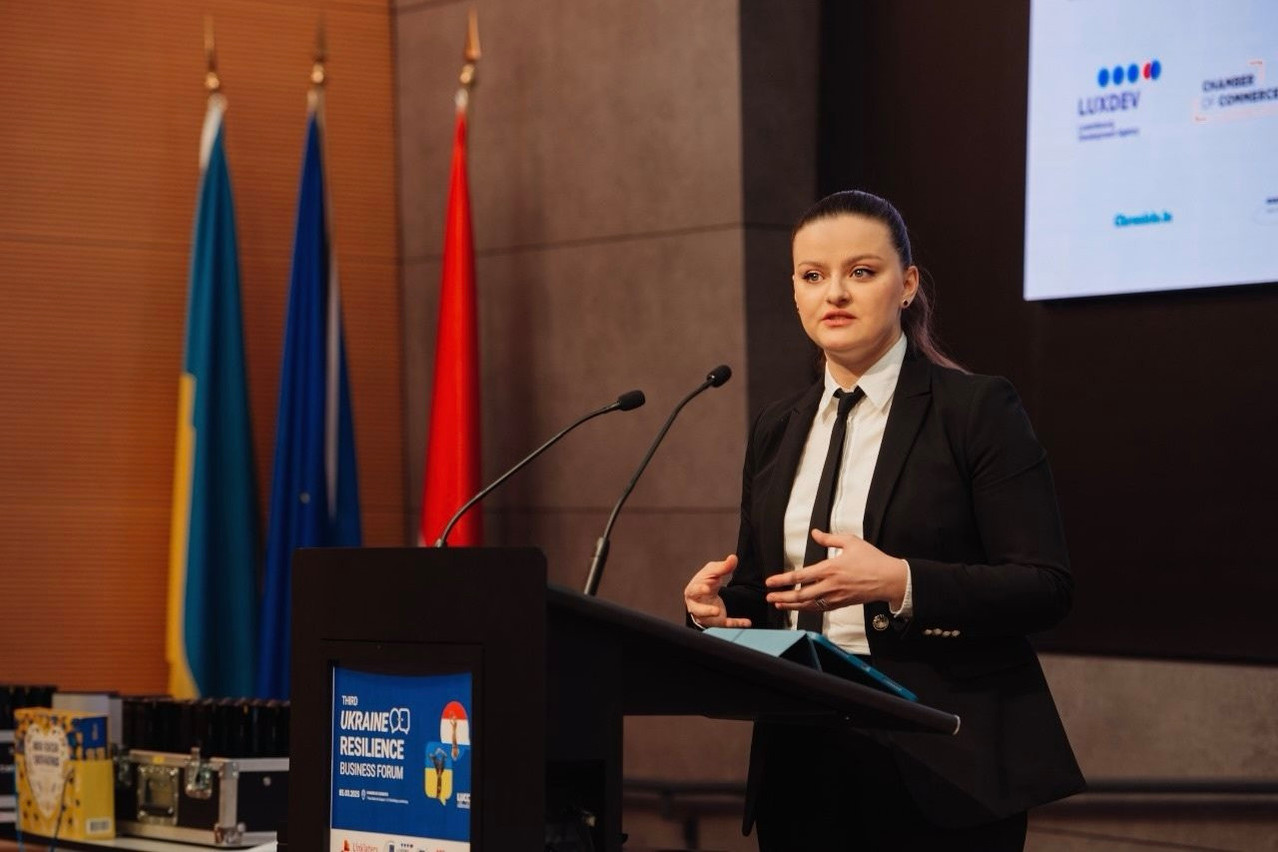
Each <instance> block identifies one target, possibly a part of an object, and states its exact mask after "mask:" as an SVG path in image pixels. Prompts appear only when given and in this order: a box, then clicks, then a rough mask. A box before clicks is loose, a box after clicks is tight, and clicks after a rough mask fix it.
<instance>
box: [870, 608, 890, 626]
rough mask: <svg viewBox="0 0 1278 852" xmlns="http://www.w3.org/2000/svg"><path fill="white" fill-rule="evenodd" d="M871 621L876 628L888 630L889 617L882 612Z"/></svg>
mask: <svg viewBox="0 0 1278 852" xmlns="http://www.w3.org/2000/svg"><path fill="white" fill-rule="evenodd" d="M870 623H871V624H873V625H874V629H875V630H887V626H888V617H887V616H886V615H884V614H883V613H881V612H880V613H879V614H878V615H876V616H874V620H873V621H871V622H870Z"/></svg>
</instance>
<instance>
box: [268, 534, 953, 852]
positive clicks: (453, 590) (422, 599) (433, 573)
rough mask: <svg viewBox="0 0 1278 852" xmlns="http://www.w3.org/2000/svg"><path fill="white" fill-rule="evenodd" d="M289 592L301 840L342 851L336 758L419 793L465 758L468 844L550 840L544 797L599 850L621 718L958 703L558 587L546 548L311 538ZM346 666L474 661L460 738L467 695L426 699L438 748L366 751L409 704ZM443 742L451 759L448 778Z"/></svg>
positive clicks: (839, 713)
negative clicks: (356, 678)
mask: <svg viewBox="0 0 1278 852" xmlns="http://www.w3.org/2000/svg"><path fill="white" fill-rule="evenodd" d="M292 594H293V632H292V643H293V647H292V702H293V704H292V733H291V749H290V751H291V771H290V776H291V777H290V789H289V808H288V830H287V845H288V848H290V849H305V850H308V852H310V851H311V850H318V849H327V850H331V849H334V848H336V849H341V848H342V844H343V839H342V838H339V837H338V835H339V834H341V833H342V832H339V831H336V830H334V832H333V836H332V837H330V827H331V826H332V825H334V823H333V822H332V818H333V815H334V814H335V813H336V812H337V811H336V810H335V808H336V806H337V805H338V804H341V805H345V804H346V803H345V802H339V799H338V797H339V795H340V796H348V795H349V796H358V795H361V794H363V795H365V796H367V795H368V791H366V790H364V789H363V788H359V784H358V783H355V782H352V783H350V784H347V783H346V782H343V781H342V780H340V778H339V775H340V774H341V773H346V772H350V773H351V774H352V775H354V774H357V773H358V772H364V773H365V774H366V775H367V774H371V773H372V769H367V770H365V769H362V767H372V768H375V769H376V770H377V772H379V773H387V772H394V771H398V769H399V768H402V766H406V767H408V769H409V772H410V774H412V775H413V778H414V779H415V780H413V783H414V784H417V783H418V781H420V782H421V784H420V785H419V786H423V788H424V790H425V791H426V792H425V794H423V798H424V797H427V796H429V797H435V796H438V797H439V800H440V801H441V802H443V801H445V799H446V794H448V792H449V784H450V783H452V784H459V783H464V782H463V781H459V780H458V779H460V778H464V777H465V776H464V775H462V774H460V773H462V772H463V769H462V766H463V764H467V765H466V768H465V770H464V771H466V772H469V787H470V789H469V791H468V793H467V794H466V795H467V796H468V798H467V799H466V805H467V806H468V811H467V812H466V813H464V814H462V815H461V816H462V818H464V819H468V820H469V837H470V848H472V849H475V850H483V852H490V850H525V849H527V850H535V849H541V848H543V843H544V832H545V820H546V811H547V802H548V801H549V802H552V803H553V802H558V801H571V802H573V803H574V805H576V806H579V807H581V808H583V809H585V810H588V811H589V812H591V813H593V814H595V815H596V816H597V817H598V819H597V822H596V826H595V829H594V831H595V838H594V840H595V848H596V849H604V850H610V852H612V851H613V850H619V849H620V848H621V778H622V771H621V763H622V757H621V755H622V720H623V717H624V716H625V715H701V716H711V717H718V718H731V719H757V718H769V717H772V718H780V717H786V718H797V717H812V718H818V717H826V718H830V717H833V718H842V719H844V720H846V722H847V723H848V724H851V725H855V726H858V727H865V728H884V729H896V730H916V731H918V730H921V731H935V732H937V733H938V734H952V733H954V732H955V731H956V730H957V727H958V719H957V718H956V717H955V716H952V715H950V714H948V713H943V712H941V711H938V710H934V709H932V708H930V707H926V706H923V705H920V704H917V703H913V702H909V701H905V700H902V699H899V698H896V697H893V696H890V695H887V694H885V693H882V692H879V691H877V690H874V689H870V688H868V687H863V686H860V685H857V684H854V683H850V682H848V681H845V680H841V679H839V678H835V677H832V676H830V675H825V674H821V673H819V672H815V671H812V670H810V669H806V668H804V667H802V666H800V665H797V664H795V663H791V662H787V661H784V660H778V659H773V658H770V657H767V656H765V655H763V654H760V653H758V652H755V651H752V650H749V649H747V648H742V647H739V646H737V645H733V644H730V643H728V642H724V641H722V640H720V639H716V638H714V637H711V636H706V635H703V634H700V633H698V632H696V631H693V630H689V629H687V628H685V627H683V626H682V625H675V624H670V623H668V622H665V621H661V620H659V619H655V618H652V617H649V616H646V615H643V614H640V613H637V612H633V611H630V610H627V609H625V608H624V607H620V606H617V605H614V604H610V603H608V602H606V601H601V600H598V599H596V598H588V597H585V596H582V595H579V594H577V593H575V592H570V591H567V590H563V589H559V588H555V587H550V586H547V584H546V561H545V557H544V555H543V554H542V553H541V551H539V550H535V549H515V548H510V549H506V548H473V549H472V548H459V549H447V550H443V549H429V548H395V549H377V548H372V549H319V550H301V551H298V553H297V554H296V556H295V558H294V563H293V587H292ZM347 671H355V672H369V673H373V676H374V677H384V679H385V681H386V682H387V683H392V684H394V683H400V682H409V680H410V679H411V678H417V679H419V680H425V681H429V680H430V679H431V678H432V677H433V676H438V677H440V678H448V677H452V678H457V677H459V676H460V677H466V676H468V678H467V682H468V683H470V685H471V691H470V694H469V699H470V707H469V708H466V713H467V714H468V717H467V718H466V719H465V722H464V724H465V725H466V726H468V728H463V730H464V731H468V734H466V735H465V736H464V737H463V739H464V740H465V741H464V742H463V743H462V745H461V746H460V749H459V746H458V738H457V733H456V732H457V730H458V727H457V718H456V716H457V715H460V710H459V711H458V713H457V714H454V717H452V718H448V717H447V713H445V718H443V719H442V720H441V719H439V718H422V716H423V715H425V714H423V713H422V712H420V711H418V712H416V713H415V715H414V716H413V717H412V718H411V724H412V725H415V726H417V727H416V728H415V730H418V731H422V730H423V726H425V728H424V729H425V730H426V731H428V732H429V733H430V734H432V735H433V734H434V732H435V730H436V728H434V727H433V726H434V725H436V724H439V725H440V728H439V731H440V737H439V739H438V741H432V742H431V743H430V744H429V746H428V751H429V749H430V748H434V752H432V753H433V754H436V755H437V756H436V757H435V758H428V757H423V756H422V755H418V754H408V755H405V756H403V759H402V761H401V764H402V766H400V767H398V768H397V765H396V764H394V761H393V760H392V761H389V762H387V761H382V762H378V761H377V760H365V759H364V758H363V757H358V755H363V756H367V755H369V754H373V756H374V757H378V756H379V755H380V756H381V757H385V755H386V753H387V749H391V751H392V752H393V748H392V746H385V745H379V744H377V743H375V742H373V741H374V740H377V739H379V738H387V737H389V738H390V741H391V742H392V745H393V742H394V737H396V736H401V735H397V734H394V733H387V732H388V731H394V730H396V729H398V730H400V731H407V730H408V728H409V725H410V716H409V715H408V713H407V712H406V710H404V709H403V708H401V707H399V706H397V705H399V704H405V703H406V702H401V701H396V700H394V699H393V698H388V699H387V700H386V701H384V702H383V704H386V705H388V706H385V707H382V706H372V705H374V704H376V702H370V701H365V702H364V703H365V706H362V707H361V706H357V705H358V701H357V700H356V699H354V697H353V696H348V695H345V694H343V695H341V696H339V695H338V694H336V691H335V688H334V687H335V684H336V683H338V681H339V678H340V677H341V676H342V673H344V672H347ZM449 682H450V683H451V682H452V681H449ZM907 686H908V684H907ZM388 694H389V695H392V696H393V695H394V693H393V692H392V693H388ZM344 703H347V704H351V706H350V707H349V708H346V707H343V704H344ZM390 705H396V706H390ZM450 706H451V705H450ZM343 710H347V711H348V712H346V713H345V714H343ZM339 718H340V719H341V720H342V721H341V725H342V726H344V727H342V729H341V730H340V731H339V730H338V725H339V723H338V719H339ZM397 726H398V728H397ZM450 730H451V732H452V734H451V735H452V743H451V746H450V743H449V731H450ZM351 732H353V733H351ZM348 733H350V735H349V736H347V735H346V734H348ZM405 735H406V734H405ZM400 741H401V743H402V738H401V740H400ZM467 748H469V751H467V750H466V749H467ZM339 749H340V752H341V755H343V757H342V758H340V759H339V758H338V755H337V754H335V752H337V751H338V750H339ZM401 749H402V745H401ZM450 749H451V752H452V758H453V760H455V761H456V766H455V768H454V769H453V770H452V771H454V772H455V773H458V774H455V775H454V776H452V781H451V782H450V781H449V779H448V777H447V774H446V773H447V772H448V771H449V770H447V769H445V768H444V767H445V764H446V763H447V762H448V753H449V751H450ZM346 755H357V757H352V758H350V759H349V760H348V759H347V758H346V757H344V756H346ZM459 755H460V756H459ZM432 759H433V760H434V761H435V763H434V765H433V766H432V764H431V760H432ZM450 765H451V764H450ZM386 766H389V767H390V768H389V769H386V768H385V767H386ZM338 767H340V770H339V769H338ZM742 770H743V771H744V767H742ZM414 773H415V774H414ZM343 777H344V776H343ZM367 786H370V787H376V786H377V785H376V784H373V783H370V784H369V785H367ZM348 787H349V789H348ZM357 788H359V792H358V793H357V792H356V789H357ZM371 792H372V793H373V794H374V795H380V796H387V795H388V794H386V793H383V792H380V791H377V790H373V791H371ZM382 801H385V802H387V803H388V804H387V806H386V807H385V808H382V807H381V805H380V803H379V805H378V807H374V808H373V810H374V811H378V812H379V813H381V812H389V810H390V805H389V803H390V802H393V801H394V799H393V797H392V798H386V799H383V800H382ZM429 804H430V805H431V806H432V807H433V805H434V803H433V801H432V802H430V803H429ZM452 804H453V805H456V804H458V802H457V801H453V802H452ZM408 809H409V808H407V807H404V808H403V810H405V811H407V810H408ZM443 812H444V811H443V810H442V809H441V810H440V813H443ZM453 813H454V816H456V815H457V814H456V812H453ZM334 844H336V846H334ZM352 848H358V847H352ZM369 848H376V847H372V846H370V847H369ZM381 848H382V849H385V848H388V844H387V843H386V842H385V841H381ZM440 848H445V846H443V845H441V846H440ZM447 848H454V847H447ZM455 848H464V847H463V846H458V847H455Z"/></svg>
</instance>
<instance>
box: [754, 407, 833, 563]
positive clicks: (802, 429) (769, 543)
mask: <svg viewBox="0 0 1278 852" xmlns="http://www.w3.org/2000/svg"><path fill="white" fill-rule="evenodd" d="M824 393H825V384H824V382H817V383H816V384H815V385H813V386H812V387H811V388H809V389H808V391H807V392H806V393H805V394H803V396H801V397H799V399H798V401H797V402H795V404H794V407H793V408H791V409H790V411H789V412H787V414H786V422H785V432H784V433H783V434H782V435H781V442H780V444H779V445H778V446H777V452H776V456H775V457H774V460H773V467H772V473H771V476H770V478H769V481H768V483H767V492H766V493H767V502H766V504H765V505H764V508H763V512H762V514H761V517H762V518H763V519H764V523H763V524H762V529H760V530H759V531H758V533H757V534H758V535H759V545H760V546H759V553H760V555H761V556H762V557H763V559H764V564H763V566H762V567H763V576H765V577H768V576H771V575H772V574H778V573H780V572H781V570H782V568H783V567H784V566H785V509H786V506H788V505H789V503H790V489H791V488H793V487H794V477H795V474H797V473H798V471H799V459H800V458H801V457H802V455H803V446H804V445H805V444H806V443H807V441H808V432H810V431H811V430H812V419H813V418H814V417H816V412H817V407H818V406H819V405H820V404H821V398H822V396H824Z"/></svg>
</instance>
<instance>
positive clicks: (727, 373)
mask: <svg viewBox="0 0 1278 852" xmlns="http://www.w3.org/2000/svg"><path fill="white" fill-rule="evenodd" d="M730 378H732V368H731V367H729V366H728V365H727V364H720V365H719V366H717V367H715V368H714V369H713V370H711V371H710V373H709V374H708V375H707V376H706V380H705V381H704V382H702V383H701V384H699V385H697V388H696V390H694V391H693V392H692V393H690V394H688V395H687V396H685V397H684V398H683V399H681V400H680V401H679V404H678V405H676V406H675V408H674V411H672V412H670V416H669V417H668V418H666V423H665V425H664V426H662V427H661V431H660V432H658V433H657V437H656V438H654V439H653V440H652V446H650V447H648V454H647V455H646V456H644V457H643V461H641V462H639V469H638V470H636V471H635V475H634V476H632V477H631V478H630V484H629V485H627V486H626V490H625V491H623V492H622V493H621V499H620V500H618V501H617V505H616V506H613V507H612V514H611V515H609V516H608V525H607V526H606V527H604V533H603V535H602V536H601V537H600V538H599V540H598V541H597V542H595V554H594V556H592V557H591V559H590V574H589V575H588V576H587V577H586V588H585V589H584V590H583V591H584V592H585V593H586V594H587V595H591V596H592V597H593V596H594V594H595V592H597V591H598V590H599V581H600V579H602V578H603V570H604V564H605V563H607V561H608V547H609V537H610V536H611V535H612V525H613V524H615V523H616V522H617V515H618V514H619V513H620V512H621V507H622V506H623V505H624V504H625V502H626V498H627V497H629V496H630V492H631V491H634V490H635V485H636V484H637V483H638V482H639V477H640V476H641V475H643V471H644V468H646V467H647V466H648V462H650V461H651V460H652V456H653V453H655V452H656V451H657V447H658V446H660V445H661V441H662V439H663V438H665V437H666V433H667V432H669V431H670V425H671V424H672V423H674V420H675V418H676V417H678V416H679V412H680V411H683V407H684V406H685V405H687V404H688V403H689V402H691V401H692V398H693V397H694V396H696V395H697V394H699V393H701V392H702V391H703V390H705V389H706V388H717V387H720V386H721V385H723V383H724V382H726V381H727V380H728V379H730Z"/></svg>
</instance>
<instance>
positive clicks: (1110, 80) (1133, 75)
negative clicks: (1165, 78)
mask: <svg viewBox="0 0 1278 852" xmlns="http://www.w3.org/2000/svg"><path fill="white" fill-rule="evenodd" d="M1162 75H1163V63H1161V62H1159V61H1158V60H1157V59H1150V60H1149V61H1147V62H1145V63H1144V64H1137V63H1135V62H1132V63H1130V64H1129V65H1126V66H1124V65H1115V66H1113V67H1112V68H1111V67H1109V66H1106V67H1104V68H1102V69H1100V70H1099V71H1097V72H1096V85H1098V86H1100V87H1101V88H1102V89H1103V88H1105V87H1106V86H1109V85H1114V86H1122V85H1124V84H1126V85H1129V86H1134V85H1135V84H1137V83H1139V82H1140V81H1141V80H1142V79H1145V80H1150V81H1153V80H1157V79H1158V78H1159V77H1161V76H1162Z"/></svg>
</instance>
